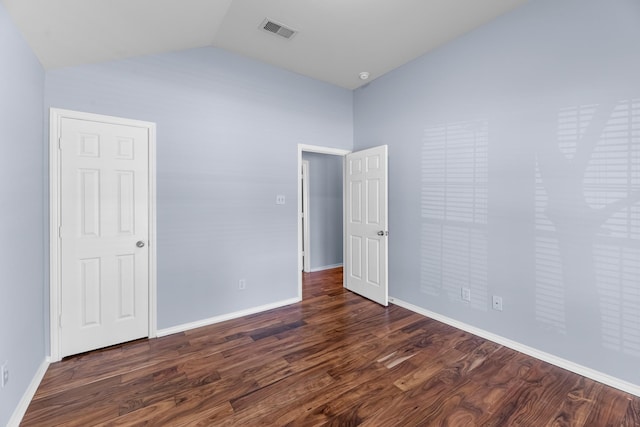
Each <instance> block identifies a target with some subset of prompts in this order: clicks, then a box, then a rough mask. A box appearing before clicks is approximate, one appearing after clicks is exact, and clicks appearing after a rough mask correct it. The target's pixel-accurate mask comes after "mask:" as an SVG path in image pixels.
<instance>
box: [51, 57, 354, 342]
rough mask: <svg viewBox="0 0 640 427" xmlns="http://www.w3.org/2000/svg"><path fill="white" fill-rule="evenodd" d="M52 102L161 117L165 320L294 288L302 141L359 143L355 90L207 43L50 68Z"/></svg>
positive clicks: (182, 319) (290, 293) (239, 305)
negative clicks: (282, 200) (280, 201)
mask: <svg viewBox="0 0 640 427" xmlns="http://www.w3.org/2000/svg"><path fill="white" fill-rule="evenodd" d="M45 105H46V107H57V108H65V109H72V110H81V111H88V112H93V113H99V114H107V115H114V116H122V117H128V118H133V119H140V120H148V121H152V122H156V123H157V133H158V136H157V215H158V239H157V242H158V327H159V328H160V329H163V328H168V327H172V326H177V325H181V324H185V323H188V322H192V321H198V320H202V319H207V318H210V317H213V316H217V315H221V314H226V313H231V312H234V311H238V310H242V309H246V308H250V307H255V306H259V305H263V304H268V303H273V302H277V301H281V300H285V299H289V298H294V297H296V296H297V292H298V290H297V274H298V273H297V271H296V270H297V268H296V266H297V206H296V200H297V194H296V192H297V175H298V174H297V145H298V144H300V143H302V144H313V145H330V146H333V147H338V148H348V149H350V148H351V146H352V142H353V120H352V118H353V96H352V92H351V91H348V90H345V89H341V88H337V87H334V86H331V85H328V84H325V83H321V82H318V81H316V80H312V79H310V78H306V77H302V76H300V75H297V74H294V73H290V72H288V71H284V70H281V69H278V68H275V67H272V66H269V65H266V64H263V63H260V62H256V61H253V60H250V59H247V58H244V57H241V56H238V55H235V54H231V53H229V52H226V51H224V50H220V49H215V48H201V49H193V50H188V51H182V52H177V53H169V54H162V55H156V56H147V57H139V58H133V59H129V60H123V61H117V62H109V63H104V64H99V65H89V66H81V67H75V68H68V69H60V70H54V71H50V72H47V77H46V98H45ZM327 141H330V143H327ZM278 194H283V195H285V196H286V200H287V203H286V204H285V205H276V203H275V199H276V195H278ZM240 279H245V280H246V281H247V282H246V283H247V286H246V289H245V290H244V291H239V290H238V280H240Z"/></svg>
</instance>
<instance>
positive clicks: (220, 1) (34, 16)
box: [0, 0, 527, 89]
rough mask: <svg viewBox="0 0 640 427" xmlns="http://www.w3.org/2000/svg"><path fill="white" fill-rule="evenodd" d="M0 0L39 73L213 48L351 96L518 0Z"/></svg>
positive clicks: (521, 2)
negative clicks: (268, 23)
mask: <svg viewBox="0 0 640 427" xmlns="http://www.w3.org/2000/svg"><path fill="white" fill-rule="evenodd" d="M0 1H1V2H2V3H3V4H4V6H5V7H6V9H7V10H8V11H9V13H10V15H11V16H12V18H13V20H14V22H15V23H16V24H17V26H18V27H19V28H20V29H21V31H22V33H23V34H24V36H25V38H26V39H27V41H28V43H29V44H30V46H31V48H32V49H33V51H34V52H35V54H36V55H37V56H38V58H39V59H40V61H41V62H42V64H43V66H44V67H45V68H46V69H52V68H60V67H69V66H75V65H81V64H87V63H96V62H102V61H109V60H115V59H122V58H127V57H131V56H137V55H146V54H155V53H161V52H169V51H175V50H181V49H189V48H194V47H202V46H216V47H220V48H224V49H227V50H230V51H233V52H237V53H240V54H243V55H246V56H249V57H251V58H255V59H258V60H261V61H264V62H267V63H270V64H273V65H276V66H279V67H282V68H285V69H288V70H291V71H295V72H297V73H300V74H303V75H306V76H309V77H313V78H316V79H319V80H323V81H326V82H329V83H332V84H335V85H338V86H342V87H345V88H348V89H355V88H357V87H358V86H360V85H362V84H364V83H366V82H365V81H362V80H360V79H359V78H358V74H359V73H360V72H361V71H368V72H369V73H370V74H371V78H370V79H369V81H370V80H371V79H375V78H376V77H379V76H381V75H383V74H385V73H386V72H388V71H391V70H392V69H394V68H396V67H399V66H400V65H402V64H405V63H407V62H409V61H410V60H412V59H414V58H416V57H418V56H420V55H422V54H424V53H426V52H428V51H430V50H432V49H434V48H436V47H438V46H440V45H442V44H444V43H446V42H448V41H450V40H452V39H454V38H456V37H458V36H460V35H462V34H464V33H466V32H468V31H470V30H472V29H474V28H476V27H478V26H480V25H482V24H485V23H487V22H488V21H490V20H492V19H494V18H496V17H497V16H499V15H501V14H503V13H505V12H507V11H509V10H511V9H513V8H515V7H517V6H520V5H522V4H524V3H525V2H526V1H527V0H0ZM267 17H268V18H270V19H272V20H274V21H277V22H279V23H281V24H284V25H286V26H289V27H291V28H293V29H295V30H298V33H297V34H296V35H295V36H294V37H292V38H291V39H289V40H287V39H284V38H281V37H278V36H276V35H273V34H270V33H267V32H265V31H263V30H261V29H260V24H261V23H262V22H263V20H264V19H265V18H267Z"/></svg>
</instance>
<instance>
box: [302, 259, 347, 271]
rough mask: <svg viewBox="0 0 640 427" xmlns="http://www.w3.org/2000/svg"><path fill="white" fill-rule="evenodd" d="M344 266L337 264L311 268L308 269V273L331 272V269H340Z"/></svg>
mask: <svg viewBox="0 0 640 427" xmlns="http://www.w3.org/2000/svg"><path fill="white" fill-rule="evenodd" d="M343 265H344V264H343V263H341V262H339V263H338V264H331V265H323V266H322V267H315V268H311V269H309V272H310V273H315V272H317V271H324V270H331V269H332V268H338V267H342V266H343Z"/></svg>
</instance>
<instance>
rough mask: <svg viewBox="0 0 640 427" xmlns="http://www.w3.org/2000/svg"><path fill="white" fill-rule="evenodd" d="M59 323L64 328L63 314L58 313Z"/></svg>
mask: <svg viewBox="0 0 640 427" xmlns="http://www.w3.org/2000/svg"><path fill="white" fill-rule="evenodd" d="M58 325H59V326H60V327H61V328H62V314H58Z"/></svg>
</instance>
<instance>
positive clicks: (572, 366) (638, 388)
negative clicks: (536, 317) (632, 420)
mask: <svg viewBox="0 0 640 427" xmlns="http://www.w3.org/2000/svg"><path fill="white" fill-rule="evenodd" d="M389 302H391V303H393V304H395V305H398V306H400V307H403V308H406V309H407V310H411V311H413V312H414V313H418V314H421V315H423V316H425V317H429V318H431V319H434V320H437V321H439V322H442V323H445V324H447V325H449V326H453V327H454V328H458V329H461V330H463V331H465V332H469V333H470V334H473V335H476V336H479V337H481V338H484V339H487V340H489V341H493V342H495V343H496V344H500V345H503V346H505V347H508V348H510V349H512V350H515V351H519V352H520V353H524V354H526V355H528V356H531V357H534V358H536V359H538V360H542V361H544V362H547V363H551V364H552V365H555V366H557V367H559V368H562V369H566V370H567V371H571V372H573V373H575V374H578V375H582V376H583V377H587V378H590V379H592V380H594V381H597V382H600V383H602V384H605V385H608V386H611V387H614V388H617V389H618V390H622V391H624V392H626V393H630V394H633V395H635V396H639V397H640V385H638V384H633V383H630V382H628V381H624V380H622V379H620V378H617V377H614V376H611V375H609V374H605V373H603V372H600V371H596V370H595V369H591V368H588V367H586V366H583V365H579V364H577V363H575V362H572V361H570V360H567V359H563V358H561V357H558V356H554V355H553V354H550V353H546V352H544V351H541V350H538V349H536V348H533V347H529V346H527V345H524V344H522V343H519V342H517V341H513V340H511V339H509V338H505V337H503V336H500V335H496V334H494V333H492V332H488V331H485V330H484V329H480V328H477V327H475V326H471V325H468V324H466V323H463V322H460V321H458V320H455V319H452V318H450V317H447V316H443V315H441V314H438V313H435V312H433V311H429V310H426V309H424V308H422V307H418V306H416V305H413V304H411V303H408V302H406V301H402V300H400V299H397V298H392V297H389Z"/></svg>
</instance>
